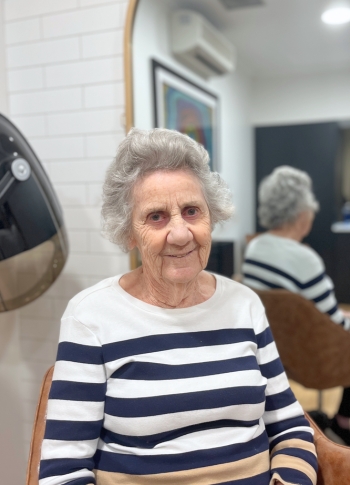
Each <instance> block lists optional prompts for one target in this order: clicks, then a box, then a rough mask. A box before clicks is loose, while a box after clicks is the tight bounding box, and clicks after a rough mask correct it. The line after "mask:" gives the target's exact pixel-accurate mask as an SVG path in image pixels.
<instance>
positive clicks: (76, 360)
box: [39, 316, 106, 485]
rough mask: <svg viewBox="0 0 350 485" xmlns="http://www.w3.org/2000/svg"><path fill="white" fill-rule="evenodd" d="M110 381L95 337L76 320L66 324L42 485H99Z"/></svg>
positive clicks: (50, 407) (51, 397) (43, 455)
mask: <svg viewBox="0 0 350 485" xmlns="http://www.w3.org/2000/svg"><path fill="white" fill-rule="evenodd" d="M105 394H106V376H105V370H104V365H103V359H102V348H101V345H100V344H99V342H98V340H97V338H96V336H95V335H94V334H93V333H92V332H91V331H90V330H89V329H88V328H87V327H86V326H85V325H83V324H82V323H80V322H79V321H78V320H76V319H75V318H74V317H71V316H69V317H67V318H63V319H62V324H61V333H60V343H59V346H58V353H57V360H56V364H55V370H54V374H53V381H52V386H51V391H50V395H49V402H48V411H47V421H46V429H45V436H44V441H43V444H42V452H41V462H40V474H39V479H40V485H46V484H50V485H61V484H67V485H68V484H70V483H72V485H73V484H74V485H90V484H95V478H94V474H93V471H92V470H93V468H94V460H93V457H94V454H95V452H96V448H97V443H98V439H99V436H100V430H101V426H102V422H103V415H104V400H105Z"/></svg>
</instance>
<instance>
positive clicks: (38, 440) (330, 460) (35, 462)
mask: <svg viewBox="0 0 350 485" xmlns="http://www.w3.org/2000/svg"><path fill="white" fill-rule="evenodd" d="M52 374H53V367H51V368H50V369H49V370H48V371H47V372H46V374H45V376H44V379H43V383H42V386H41V391H40V396H39V402H38V406H37V411H36V415H35V419H34V426H33V433H32V441H31V446H30V452H29V460H28V468H27V480H26V485H38V483H39V462H40V451H41V444H42V441H43V438H44V432H45V421H46V408H47V401H48V397H49V392H50V387H51V381H52ZM305 415H306V417H307V418H308V420H309V421H310V425H311V427H312V428H313V430H314V441H315V446H316V451H317V455H318V466H319V470H318V474H317V485H345V484H346V483H350V478H349V477H350V448H348V447H346V446H341V445H338V444H336V443H333V441H330V440H329V439H328V438H326V437H325V436H324V434H323V433H322V432H321V431H320V429H319V428H318V427H317V426H316V424H315V423H314V422H313V421H312V419H311V418H310V417H309V416H308V414H307V413H305Z"/></svg>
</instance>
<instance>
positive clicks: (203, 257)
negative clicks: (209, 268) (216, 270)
mask: <svg viewBox="0 0 350 485" xmlns="http://www.w3.org/2000/svg"><path fill="white" fill-rule="evenodd" d="M210 248H211V240H210V241H208V243H207V244H206V245H205V246H202V247H201V248H200V250H199V259H200V264H201V266H202V268H203V269H204V268H205V267H206V265H207V263H208V259H209V254H210Z"/></svg>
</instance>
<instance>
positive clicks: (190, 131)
mask: <svg viewBox="0 0 350 485" xmlns="http://www.w3.org/2000/svg"><path fill="white" fill-rule="evenodd" d="M152 63H153V80H154V100H155V126H156V127H161V128H169V129H172V130H177V131H180V132H181V133H185V134H187V135H189V136H190V137H191V138H193V139H194V140H196V141H198V142H199V143H201V144H202V145H203V146H204V147H205V148H206V150H208V153H209V156H210V168H211V169H212V170H216V171H217V170H218V169H219V167H218V165H219V163H218V153H217V146H218V144H217V111H218V100H217V97H216V96H215V95H213V94H212V93H209V92H208V91H206V90H204V89H202V88H201V87H199V86H198V85H196V84H193V83H192V82H190V81H188V80H187V79H185V78H183V77H182V76H179V75H178V74H176V73H175V72H173V71H171V70H170V69H168V68H166V67H164V66H163V65H161V64H159V63H158V62H157V61H154V60H153V61H152Z"/></svg>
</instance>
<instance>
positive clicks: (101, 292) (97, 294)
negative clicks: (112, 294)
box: [63, 275, 121, 318]
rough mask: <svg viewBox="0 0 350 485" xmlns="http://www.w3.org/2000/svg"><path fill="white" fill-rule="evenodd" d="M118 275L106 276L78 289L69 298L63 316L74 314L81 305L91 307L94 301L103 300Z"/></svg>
mask: <svg viewBox="0 0 350 485" xmlns="http://www.w3.org/2000/svg"><path fill="white" fill-rule="evenodd" d="M120 276H121V275H118V276H112V277H110V278H106V279H104V280H101V281H99V282H98V283H96V284H94V285H92V286H89V287H88V288H85V289H83V290H81V291H79V292H78V293H77V294H76V295H75V296H73V298H71V299H70V300H69V302H68V305H67V308H66V311H65V312H64V314H63V318H64V317H66V316H69V315H72V316H74V315H75V313H76V312H77V311H78V309H80V308H81V307H88V306H91V307H93V306H94V305H95V304H96V301H98V302H103V301H104V300H105V298H106V297H107V294H108V292H109V290H110V288H111V287H113V285H115V283H116V281H118V280H119V278H120Z"/></svg>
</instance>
